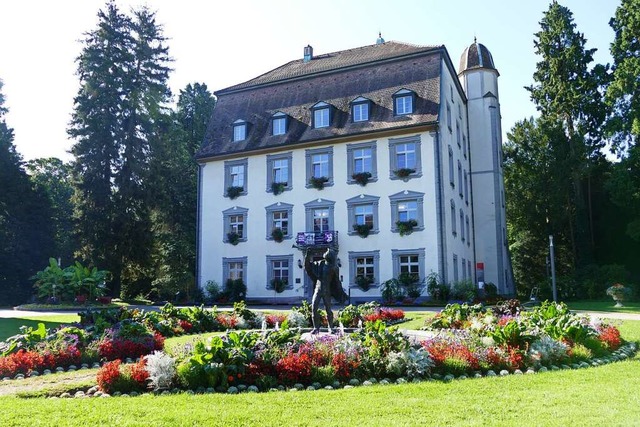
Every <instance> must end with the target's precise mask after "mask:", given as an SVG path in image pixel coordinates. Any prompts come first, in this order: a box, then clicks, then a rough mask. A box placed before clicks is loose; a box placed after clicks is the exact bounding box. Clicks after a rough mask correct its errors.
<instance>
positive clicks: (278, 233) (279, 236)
mask: <svg viewBox="0 0 640 427" xmlns="http://www.w3.org/2000/svg"><path fill="white" fill-rule="evenodd" d="M271 238H272V239H273V240H275V241H276V242H278V243H280V242H282V241H283V240H284V232H283V231H282V228H280V227H274V228H273V230H271Z"/></svg>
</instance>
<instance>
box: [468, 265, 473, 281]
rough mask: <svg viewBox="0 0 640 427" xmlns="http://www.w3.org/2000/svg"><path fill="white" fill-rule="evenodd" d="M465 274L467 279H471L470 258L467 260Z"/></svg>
mask: <svg viewBox="0 0 640 427" xmlns="http://www.w3.org/2000/svg"><path fill="white" fill-rule="evenodd" d="M467 274H468V275H469V280H471V281H473V276H472V275H471V260H467Z"/></svg>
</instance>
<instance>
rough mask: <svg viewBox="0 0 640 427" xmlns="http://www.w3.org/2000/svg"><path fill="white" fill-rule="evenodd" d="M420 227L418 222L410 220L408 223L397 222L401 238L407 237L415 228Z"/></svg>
mask: <svg viewBox="0 0 640 427" xmlns="http://www.w3.org/2000/svg"><path fill="white" fill-rule="evenodd" d="M417 226H418V221H416V220H415V219H410V220H408V221H396V228H397V229H398V232H399V233H400V235H401V236H406V235H407V234H411V233H412V232H413V228H414V227H417Z"/></svg>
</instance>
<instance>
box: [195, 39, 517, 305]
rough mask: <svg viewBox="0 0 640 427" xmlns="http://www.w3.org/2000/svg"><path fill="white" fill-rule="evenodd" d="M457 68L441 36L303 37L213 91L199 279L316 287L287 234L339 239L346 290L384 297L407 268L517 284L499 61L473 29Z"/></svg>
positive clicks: (280, 295)
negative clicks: (342, 45)
mask: <svg viewBox="0 0 640 427" xmlns="http://www.w3.org/2000/svg"><path fill="white" fill-rule="evenodd" d="M460 65H461V66H460V70H459V73H456V71H455V69H454V66H453V64H452V62H451V59H450V57H449V54H448V53H447V50H446V48H445V47H444V46H416V45H411V44H404V43H398V42H384V40H382V39H381V38H380V39H378V43H376V44H375V45H371V46H364V47H360V48H356V49H350V50H345V51H341V52H334V53H330V54H324V55H318V56H314V54H313V49H312V48H311V47H310V46H307V47H306V48H305V50H304V57H303V58H302V59H299V60H294V61H291V62H289V63H287V64H284V65H283V66H281V67H279V68H276V69H274V70H272V71H270V72H268V73H266V74H263V75H261V76H258V77H256V78H255V79H252V80H250V81H247V82H244V83H241V84H238V85H235V86H232V87H229V88H226V89H223V90H220V91H218V92H216V96H217V97H218V102H217V105H216V108H215V110H214V112H213V115H212V118H211V122H210V124H209V128H208V131H207V136H206V139H205V141H204V144H203V148H202V150H201V151H200V152H199V153H198V155H197V160H198V162H199V164H200V181H199V203H198V213H199V224H198V225H199V231H198V233H199V235H198V272H197V280H198V283H199V285H200V286H202V287H204V285H205V283H206V282H207V281H209V280H214V281H217V282H218V283H220V284H224V283H225V282H226V281H227V279H229V278H233V279H237V278H242V279H243V281H244V282H245V284H246V285H247V295H246V297H247V300H254V301H258V300H260V301H280V302H285V301H287V302H291V301H299V300H301V299H303V298H308V297H309V296H310V294H311V292H312V289H311V286H310V284H309V283H307V280H306V279H305V273H304V270H303V269H301V268H299V266H298V264H299V262H300V261H301V260H302V259H303V254H302V252H301V251H300V250H298V249H297V248H296V247H294V245H297V246H304V245H311V247H316V246H326V245H332V246H334V247H336V248H337V249H338V250H339V252H338V257H339V258H340V261H341V265H342V267H341V270H340V272H341V276H342V279H343V287H344V288H345V289H348V290H349V293H350V295H351V297H352V300H356V301H357V300H370V299H379V298H380V287H379V286H380V284H381V283H382V282H384V281H385V280H387V279H390V278H394V277H398V276H399V275H400V274H401V273H409V274H411V275H414V276H417V277H419V278H420V279H424V278H426V277H427V276H428V275H429V274H430V273H436V274H438V275H439V277H440V278H441V279H442V280H443V281H444V282H446V283H453V282H457V281H461V280H471V281H473V282H476V283H477V282H478V281H484V282H493V283H495V284H496V285H497V286H498V289H499V291H500V292H501V293H509V294H510V293H514V287H513V280H512V274H511V267H510V263H509V257H508V253H507V245H506V231H505V209H504V191H503V178H502V166H501V158H502V157H501V156H502V155H501V145H502V142H501V129H500V104H499V98H498V88H497V78H498V72H497V70H496V69H495V67H494V64H493V60H492V58H491V54H490V53H489V51H488V50H487V49H486V48H485V47H484V46H483V45H481V44H479V43H475V42H474V43H473V44H472V45H471V46H470V47H469V48H467V49H466V50H465V52H464V54H463V55H462V58H461V61H460ZM363 173H368V174H370V176H369V175H367V174H363ZM358 174H360V175H358ZM357 179H364V180H365V181H366V183H365V185H361V184H360V183H358V182H357ZM313 184H316V187H323V188H322V189H318V188H316V187H314V185H313ZM358 225H359V226H360V227H357V226H358ZM407 227H408V228H409V229H410V230H406V228H407ZM357 228H358V229H359V230H356V229H357ZM274 229H279V230H280V231H281V232H282V233H281V234H282V236H279V233H278V231H276V232H275V233H274V232H273V230H274ZM403 229H404V230H403ZM358 231H360V234H359V233H358ZM403 231H406V232H403ZM367 232H368V235H366V237H363V236H362V235H365V234H367ZM361 234H362V235H361ZM280 237H282V239H280ZM278 240H281V241H278ZM358 276H365V277H369V278H371V279H372V281H373V282H372V283H371V289H369V290H368V291H366V292H365V291H363V290H362V289H361V288H360V287H358V286H357V283H356V277H358ZM273 279H282V282H281V284H284V285H285V286H284V288H285V289H284V291H282V292H276V290H275V289H274V285H278V284H279V283H278V282H277V281H274V280H273Z"/></svg>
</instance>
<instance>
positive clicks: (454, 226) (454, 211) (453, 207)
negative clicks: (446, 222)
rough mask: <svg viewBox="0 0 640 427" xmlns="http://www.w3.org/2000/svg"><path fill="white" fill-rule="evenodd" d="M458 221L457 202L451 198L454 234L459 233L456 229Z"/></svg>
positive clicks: (452, 230)
mask: <svg viewBox="0 0 640 427" xmlns="http://www.w3.org/2000/svg"><path fill="white" fill-rule="evenodd" d="M456 223H457V221H456V204H455V202H454V201H453V200H451V232H452V233H453V235H454V236H455V235H457V234H458V233H457V231H456Z"/></svg>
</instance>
